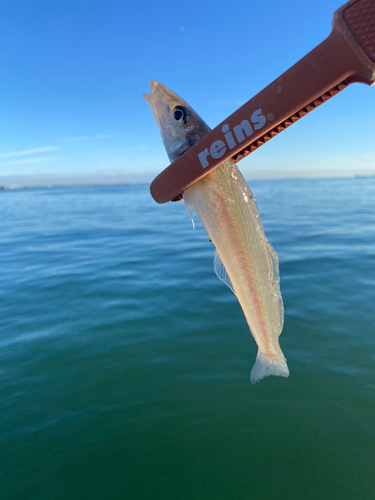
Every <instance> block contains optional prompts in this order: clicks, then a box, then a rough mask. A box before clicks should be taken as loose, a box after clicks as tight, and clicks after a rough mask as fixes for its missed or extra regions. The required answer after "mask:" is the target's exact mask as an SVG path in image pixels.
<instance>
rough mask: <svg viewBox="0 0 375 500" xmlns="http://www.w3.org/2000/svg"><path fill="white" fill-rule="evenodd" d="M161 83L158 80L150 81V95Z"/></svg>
mask: <svg viewBox="0 0 375 500" xmlns="http://www.w3.org/2000/svg"><path fill="white" fill-rule="evenodd" d="M159 85H160V83H159V82H158V81H157V80H151V82H150V96H151V95H152V94H153V93H154V92H155V89H156V87H158V86H159Z"/></svg>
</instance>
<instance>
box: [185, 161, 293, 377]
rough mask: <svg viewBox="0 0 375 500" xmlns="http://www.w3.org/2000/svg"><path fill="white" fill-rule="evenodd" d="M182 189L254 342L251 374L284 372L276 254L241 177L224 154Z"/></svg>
mask: <svg viewBox="0 0 375 500" xmlns="http://www.w3.org/2000/svg"><path fill="white" fill-rule="evenodd" d="M185 193H186V197H187V198H188V200H189V201H190V202H191V203H192V204H193V205H194V208H195V210H196V212H197V214H198V216H199V218H200V219H201V221H202V223H203V224H204V226H205V228H206V230H207V233H208V235H209V237H210V239H211V241H212V242H213V244H214V245H215V248H216V251H217V253H218V255H219V257H220V259H221V261H222V264H223V265H224V267H225V269H226V271H227V274H228V276H229V278H230V281H231V284H232V287H233V290H234V293H235V294H236V296H237V298H238V301H239V303H240V305H241V307H242V310H243V312H244V314H245V317H246V320H247V323H248V325H249V327H250V330H251V333H252V335H253V336H254V338H255V341H256V343H257V345H258V349H259V351H258V357H257V361H256V364H255V365H254V368H253V370H252V374H251V380H252V381H253V382H255V381H257V380H260V379H261V378H263V377H265V376H267V375H279V376H288V375H289V371H288V368H287V365H286V360H285V358H284V355H283V353H282V351H281V349H280V345H279V335H280V333H281V330H282V327H283V319H284V311H283V304H282V299H281V294H280V287H279V271H278V258H277V255H276V253H275V251H274V250H273V248H272V247H271V245H270V244H269V242H268V241H267V238H266V236H265V234H264V231H263V227H262V223H261V221H260V218H259V214H258V208H257V205H256V202H255V200H254V197H253V195H252V193H251V191H250V189H249V187H248V185H247V183H246V181H245V180H244V178H243V177H242V175H241V173H240V172H239V170H238V168H237V166H236V165H235V164H234V163H233V161H232V160H229V161H227V162H225V163H224V164H223V165H221V166H220V167H218V168H217V169H215V170H214V171H213V172H211V173H210V174H208V175H207V176H205V177H203V178H202V179H201V180H199V181H197V182H196V183H194V184H193V185H192V186H190V187H189V188H188V189H187V190H186V191H185Z"/></svg>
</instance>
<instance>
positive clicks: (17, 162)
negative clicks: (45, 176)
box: [3, 156, 56, 167]
mask: <svg viewBox="0 0 375 500" xmlns="http://www.w3.org/2000/svg"><path fill="white" fill-rule="evenodd" d="M53 159H56V157H52V156H41V157H39V158H27V159H26V160H15V161H7V162H5V163H3V165H5V166H7V167H9V166H11V165H24V164H26V163H38V162H40V161H47V160H53Z"/></svg>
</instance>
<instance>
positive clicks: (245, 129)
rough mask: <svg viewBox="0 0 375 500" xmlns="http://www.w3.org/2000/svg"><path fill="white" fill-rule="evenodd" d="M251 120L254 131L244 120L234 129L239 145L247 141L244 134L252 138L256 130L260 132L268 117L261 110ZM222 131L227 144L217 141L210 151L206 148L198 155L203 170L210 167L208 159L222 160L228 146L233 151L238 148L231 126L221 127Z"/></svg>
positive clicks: (247, 121) (255, 112)
mask: <svg viewBox="0 0 375 500" xmlns="http://www.w3.org/2000/svg"><path fill="white" fill-rule="evenodd" d="M250 120H251V123H252V124H253V127H254V129H253V127H252V126H251V124H250V122H249V120H242V122H241V123H240V124H239V125H236V126H235V127H233V133H234V135H235V137H236V139H237V143H238V144H240V143H241V142H242V141H244V140H245V135H244V134H246V137H250V136H251V134H253V133H254V130H259V129H260V128H262V127H263V126H264V124H265V123H266V117H265V116H264V115H263V114H262V110H261V109H260V108H259V109H257V110H256V111H254V113H253V114H252V115H251V118H250ZM221 131H222V132H223V134H224V138H225V141H226V144H225V142H224V141H220V140H219V141H215V142H213V143H212V144H211V146H210V150H208V148H206V149H204V150H203V151H201V152H200V153H199V154H198V158H199V161H200V162H201V165H202V167H203V168H206V167H208V166H209V163H208V160H207V157H209V156H211V157H212V158H214V159H215V160H216V159H217V158H221V157H222V156H223V155H224V154H225V152H226V150H227V146H228V147H229V149H233V148H235V147H236V146H237V144H236V141H235V139H234V137H233V134H232V132H231V131H230V130H229V125H227V124H225V125H223V126H222V127H221Z"/></svg>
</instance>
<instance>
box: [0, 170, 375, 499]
mask: <svg viewBox="0 0 375 500" xmlns="http://www.w3.org/2000/svg"><path fill="white" fill-rule="evenodd" d="M250 187H251V188H252V191H253V193H254V195H255V198H256V199H257V202H258V206H259V211H260V216H261V219H262V222H263V225H264V228H265V232H266V235H267V237H268V239H269V241H270V242H271V244H272V245H273V247H274V248H275V250H276V251H277V253H278V255H279V258H280V276H281V291H282V295H283V299H284V306H285V326H284V330H283V333H282V335H281V338H280V340H281V346H282V349H283V351H284V353H285V355H286V357H287V358H288V365H289V369H290V377H289V379H280V378H275V377H269V378H267V379H264V380H263V381H261V382H260V383H258V384H255V385H252V384H250V382H249V373H250V369H251V367H252V365H253V363H254V361H255V357H256V352H257V348H256V344H255V341H254V340H253V338H252V336H251V334H250V332H249V329H248V327H247V324H246V321H245V318H244V316H243V314H242V311H241V309H240V307H239V305H238V302H237V300H236V297H235V296H234V295H233V294H232V293H231V291H230V290H229V288H227V287H226V286H225V285H224V284H223V283H222V282H220V281H219V280H218V278H217V277H216V276H215V274H214V271H213V253H214V249H213V246H212V243H210V241H209V239H208V236H207V234H206V232H205V230H204V228H203V226H202V225H201V223H198V221H197V219H196V230H195V231H192V225H191V222H190V220H189V218H188V216H187V214H186V212H185V209H184V206H183V203H168V204H166V205H157V204H156V203H155V202H154V201H153V200H152V198H151V197H150V194H149V190H148V186H146V185H139V186H109V187H68V188H51V189H47V188H46V189H44V188H43V189H42V188H39V189H36V188H35V189H29V190H21V189H20V190H9V191H1V192H0V214H1V229H0V265H1V272H0V498H1V500H18V499H20V500H60V499H61V500H67V499H69V500H86V499H87V500H94V499H111V500H116V499H126V500H144V499H147V500H159V499H160V500H172V499H173V500H228V499H233V500H242V499H246V500H247V499H248V500H250V499H251V500H263V499H264V500H279V499H285V500H287V499H288V500H301V499H308V500H316V499H318V498H319V499H327V500H336V499H337V500H346V499H348V500H349V499H350V500H352V499H361V500H367V499H373V498H375V178H357V179H340V180H283V181H264V182H263V181H257V182H253V183H250Z"/></svg>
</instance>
